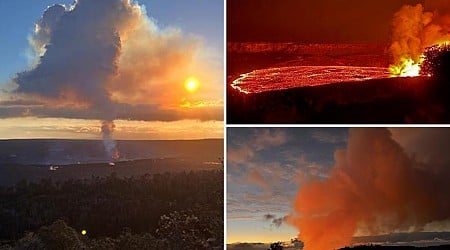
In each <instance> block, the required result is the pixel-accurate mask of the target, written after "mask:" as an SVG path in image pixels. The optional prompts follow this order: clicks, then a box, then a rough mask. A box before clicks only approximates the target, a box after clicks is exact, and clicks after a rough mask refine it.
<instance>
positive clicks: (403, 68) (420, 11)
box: [390, 0, 450, 76]
mask: <svg viewBox="0 0 450 250" xmlns="http://www.w3.org/2000/svg"><path fill="white" fill-rule="evenodd" d="M449 41H450V1H449V0H426V1H425V3H424V4H423V5H422V4H417V5H415V6H410V5H405V6H403V7H402V8H401V9H400V10H399V11H398V12H397V13H396V14H395V16H394V19H393V22H392V44H391V46H390V51H391V53H392V57H393V64H392V65H391V66H390V71H391V74H393V75H400V76H417V75H419V72H420V64H421V63H422V62H423V57H422V55H423V53H424V51H425V49H426V48H427V47H431V46H433V45H439V44H444V43H448V42H449Z"/></svg>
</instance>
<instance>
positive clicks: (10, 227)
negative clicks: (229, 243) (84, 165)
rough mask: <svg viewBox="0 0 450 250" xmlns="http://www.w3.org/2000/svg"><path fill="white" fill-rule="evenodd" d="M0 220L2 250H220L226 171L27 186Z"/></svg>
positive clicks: (1, 196)
mask: <svg viewBox="0 0 450 250" xmlns="http://www.w3.org/2000/svg"><path fill="white" fill-rule="evenodd" d="M0 221H1V224H0V246H1V247H0V249H11V248H13V249H213V248H214V247H218V248H219V249H221V248H223V171H222V170H209V171H204V170H202V171H191V172H172V173H163V174H146V175H141V176H140V177H118V176H117V174H116V173H112V174H110V175H109V176H107V177H94V176H92V177H91V178H90V179H68V180H65V181H54V180H52V179H51V178H47V179H42V180H41V181H39V182H29V181H26V180H24V181H21V182H19V183H17V184H16V185H14V186H11V187H1V188H0ZM82 230H86V231H87V234H86V235H82V234H81V232H82Z"/></svg>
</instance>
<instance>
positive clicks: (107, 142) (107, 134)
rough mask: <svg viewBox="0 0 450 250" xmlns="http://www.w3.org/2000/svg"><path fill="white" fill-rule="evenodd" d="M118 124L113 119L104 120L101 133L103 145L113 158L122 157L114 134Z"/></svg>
mask: <svg viewBox="0 0 450 250" xmlns="http://www.w3.org/2000/svg"><path fill="white" fill-rule="evenodd" d="M115 127H116V125H115V124H114V121H112V120H105V121H102V126H101V133H102V137H103V145H104V146H105V151H106V153H107V154H108V157H109V158H110V159H112V160H118V159H119V158H120V154H119V150H118V149H117V143H116V141H114V139H113V137H112V135H113V132H114V129H115Z"/></svg>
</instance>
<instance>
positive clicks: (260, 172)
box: [227, 128, 348, 243]
mask: <svg viewBox="0 0 450 250" xmlns="http://www.w3.org/2000/svg"><path fill="white" fill-rule="evenodd" d="M347 136H348V129H346V128H335V129H330V128H327V129H317V128H302V129H297V128H282V129H281V128H228V130H227V144H228V149H227V157H228V158H227V171H228V172H227V175H228V179H227V189H228V190H227V202H228V204H227V217H228V218H227V223H228V224H227V242H228V243H234V242H270V241H278V240H289V239H290V238H293V237H295V236H296V234H297V230H296V229H295V228H293V227H291V226H289V225H286V224H282V225H281V226H280V227H278V226H277V225H275V224H274V223H273V221H272V220H273V219H265V218H264V216H265V215H271V216H272V217H274V218H275V219H279V218H282V217H284V216H286V215H288V214H289V213H290V212H291V207H292V201H293V199H294V197H295V195H296V194H297V192H298V190H299V187H300V185H301V184H302V182H304V181H307V180H309V179H311V178H326V177H327V174H328V171H329V170H330V169H331V167H332V166H333V165H334V159H333V155H334V151H335V150H336V149H340V148H345V146H346V140H347Z"/></svg>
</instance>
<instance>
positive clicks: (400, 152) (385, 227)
mask: <svg viewBox="0 0 450 250" xmlns="http://www.w3.org/2000/svg"><path fill="white" fill-rule="evenodd" d="M334 157H335V166H334V167H333V169H332V170H331V172H330V177H329V178H328V179H326V180H312V181H310V182H309V183H306V184H305V185H303V186H302V187H301V189H300V191H299V193H298V195H297V197H296V199H295V202H294V211H295V212H294V214H293V215H292V216H290V218H289V219H288V222H289V223H290V224H292V225H294V226H295V227H297V228H298V230H299V231H300V233H299V239H301V240H302V241H303V242H304V243H305V248H304V250H330V249H338V248H340V247H344V246H348V245H350V244H351V242H352V237H353V236H354V235H355V233H357V232H358V233H359V234H365V235H380V234H386V233H391V232H397V231H420V230H422V229H423V227H424V226H425V225H426V224H427V223H430V222H433V221H442V220H445V219H447V218H449V217H450V214H449V212H448V211H450V210H449V209H450V201H449V200H448V197H446V196H447V195H448V190H450V185H449V184H448V181H446V180H445V178H446V176H448V174H449V170H448V169H447V168H446V167H445V168H442V169H437V170H433V171H431V169H432V167H430V166H429V165H427V163H424V162H420V163H419V162H417V161H416V160H415V157H410V156H409V155H408V154H407V153H405V150H404V149H403V148H402V147H401V146H400V145H399V144H398V143H397V142H396V141H395V140H394V139H392V136H391V133H390V132H389V131H388V130H387V129H373V128H370V129H351V130H350V133H349V140H348V145H347V148H346V149H344V150H338V151H336V152H335V156H334ZM430 165H431V164H430Z"/></svg>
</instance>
